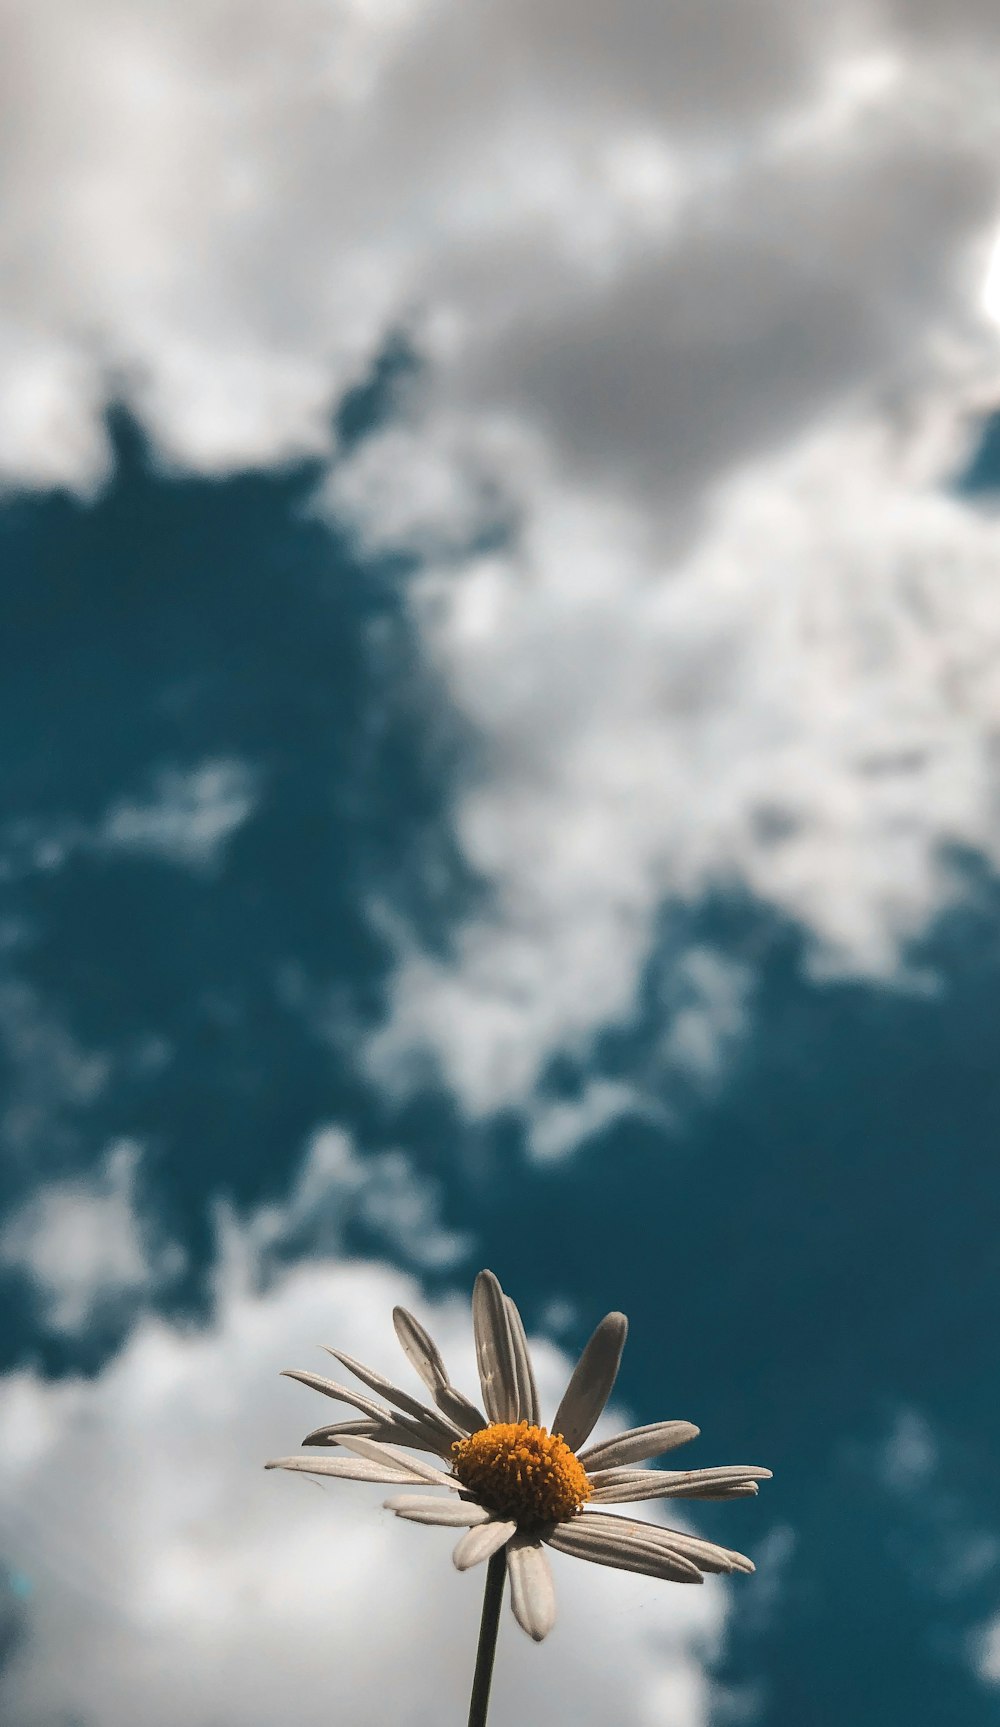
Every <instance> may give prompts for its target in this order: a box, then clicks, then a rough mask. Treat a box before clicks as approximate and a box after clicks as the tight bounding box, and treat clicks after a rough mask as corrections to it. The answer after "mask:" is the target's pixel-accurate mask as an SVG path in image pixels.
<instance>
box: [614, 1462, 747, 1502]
mask: <svg viewBox="0 0 1000 1727" xmlns="http://www.w3.org/2000/svg"><path fill="white" fill-rule="evenodd" d="M770 1475H771V1471H770V1470H769V1469H758V1468H755V1467H754V1466H752V1465H749V1464H748V1465H746V1466H743V1465H740V1466H735V1467H733V1468H722V1469H686V1470H677V1469H636V1470H634V1471H629V1470H627V1469H621V1470H613V1469H609V1470H608V1471H607V1472H606V1474H604V1473H603V1472H602V1471H600V1470H598V1471H596V1472H595V1473H594V1474H593V1475H591V1477H590V1481H591V1485H592V1487H593V1490H594V1491H593V1494H592V1498H591V1503H592V1504H595V1505H625V1504H627V1503H629V1501H634V1500H638V1499H687V1498H689V1497H690V1496H691V1495H692V1494H693V1495H694V1496H695V1497H704V1496H705V1490H707V1492H708V1493H709V1494H714V1493H717V1492H718V1491H719V1490H720V1489H721V1488H726V1489H730V1490H731V1489H732V1488H734V1487H743V1486H745V1485H746V1484H747V1483H748V1482H753V1481H767V1480H769V1479H770Z"/></svg>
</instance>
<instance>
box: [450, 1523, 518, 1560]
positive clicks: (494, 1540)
mask: <svg viewBox="0 0 1000 1727" xmlns="http://www.w3.org/2000/svg"><path fill="white" fill-rule="evenodd" d="M516 1534H517V1524H516V1523H505V1522H503V1521H502V1519H500V1518H498V1517H490V1518H489V1519H488V1521H487V1522H486V1523H482V1524H480V1525H479V1527H478V1528H477V1529H470V1530H469V1533H468V1535H463V1536H462V1539H461V1541H459V1542H458V1543H457V1544H456V1547H455V1551H454V1553H453V1554H452V1556H451V1557H452V1563H453V1564H454V1566H455V1568H456V1570H458V1571H468V1569H469V1567H470V1565H480V1564H481V1563H482V1561H483V1560H484V1559H490V1558H492V1556H493V1554H494V1553H495V1552H496V1551H497V1548H498V1547H502V1546H503V1545H504V1543H505V1542H506V1541H509V1540H510V1538H511V1536H512V1535H516Z"/></svg>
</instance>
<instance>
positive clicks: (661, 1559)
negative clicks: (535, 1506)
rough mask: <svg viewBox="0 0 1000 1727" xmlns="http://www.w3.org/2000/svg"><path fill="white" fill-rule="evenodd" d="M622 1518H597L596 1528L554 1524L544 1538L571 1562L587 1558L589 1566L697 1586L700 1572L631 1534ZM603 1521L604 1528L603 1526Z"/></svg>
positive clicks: (577, 1521) (578, 1521) (575, 1521)
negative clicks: (609, 1568) (598, 1525)
mask: <svg viewBox="0 0 1000 1727" xmlns="http://www.w3.org/2000/svg"><path fill="white" fill-rule="evenodd" d="M622 1521H623V1520H622V1519H621V1518H618V1517H608V1518H607V1519H604V1518H601V1519H600V1525H601V1526H600V1527H596V1526H595V1525H594V1524H593V1523H589V1524H586V1525H585V1524H584V1521H583V1518H582V1517H572V1518H570V1519H569V1521H568V1522H566V1523H557V1524H556V1526H555V1528H554V1529H553V1530H551V1532H550V1533H549V1534H548V1535H547V1536H546V1537H545V1539H546V1541H547V1542H548V1544H549V1546H550V1547H554V1548H555V1549H556V1550H557V1552H559V1553H568V1554H569V1555H570V1556H571V1558H573V1559H588V1560H589V1561H590V1562H591V1564H592V1565H610V1566H612V1567H613V1568H614V1569H615V1570H616V1571H636V1572H638V1573H639V1575H640V1576H643V1577H659V1578H661V1579H664V1580H666V1581H667V1582H671V1583H700V1582H701V1581H702V1576H701V1572H700V1571H699V1569H698V1567H697V1565H696V1564H695V1563H694V1561H693V1560H692V1559H687V1558H685V1556H684V1555H683V1554H682V1553H678V1552H676V1551H674V1550H672V1549H671V1548H668V1547H667V1546H665V1545H662V1544H660V1543H656V1542H653V1541H648V1540H645V1539H644V1538H643V1537H641V1536H637V1535H633V1534H632V1532H631V1531H630V1530H629V1529H628V1528H627V1527H626V1528H622V1527H621V1525H622ZM605 1522H607V1524H608V1527H607V1529H605V1528H604V1527H603V1524H604V1523H605Z"/></svg>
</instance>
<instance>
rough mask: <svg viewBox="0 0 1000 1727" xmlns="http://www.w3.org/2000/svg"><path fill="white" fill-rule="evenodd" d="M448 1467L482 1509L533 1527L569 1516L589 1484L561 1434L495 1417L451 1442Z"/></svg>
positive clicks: (527, 1423) (589, 1490)
mask: <svg viewBox="0 0 1000 1727" xmlns="http://www.w3.org/2000/svg"><path fill="white" fill-rule="evenodd" d="M451 1449H452V1452H453V1453H454V1458H455V1461H454V1463H453V1464H452V1468H453V1470H454V1472H455V1474H456V1475H457V1476H458V1479H459V1481H460V1482H461V1483H462V1485H463V1487H467V1488H468V1489H469V1490H470V1492H472V1493H474V1494H475V1495H476V1498H477V1499H478V1500H479V1501H480V1503H481V1504H483V1505H485V1507H486V1509H487V1511H493V1512H495V1513H496V1514H497V1515H498V1516H500V1517H509V1518H512V1519H513V1520H514V1521H515V1522H517V1523H519V1524H521V1525H522V1527H524V1526H526V1527H528V1528H532V1527H534V1526H536V1525H538V1524H541V1523H558V1522H560V1521H561V1520H562V1519H563V1518H565V1517H572V1515H573V1513H574V1511H578V1510H579V1509H580V1506H581V1505H582V1504H583V1503H584V1500H586V1499H589V1498H590V1495H591V1492H592V1488H591V1485H590V1482H589V1481H588V1480H587V1473H586V1470H585V1469H584V1467H583V1464H582V1463H581V1462H580V1461H579V1459H578V1458H577V1457H576V1456H575V1454H574V1453H573V1452H572V1451H571V1450H570V1448H569V1446H568V1445H567V1444H566V1441H565V1439H563V1437H562V1434H560V1433H549V1432H547V1430H546V1429H545V1428H544V1427H532V1426H531V1424H530V1423H529V1422H527V1421H495V1422H493V1423H492V1425H491V1426H489V1427H481V1428H480V1430H479V1432H478V1433H472V1434H470V1436H469V1438H468V1439H456V1441H455V1443H454V1445H453V1446H452V1448H451Z"/></svg>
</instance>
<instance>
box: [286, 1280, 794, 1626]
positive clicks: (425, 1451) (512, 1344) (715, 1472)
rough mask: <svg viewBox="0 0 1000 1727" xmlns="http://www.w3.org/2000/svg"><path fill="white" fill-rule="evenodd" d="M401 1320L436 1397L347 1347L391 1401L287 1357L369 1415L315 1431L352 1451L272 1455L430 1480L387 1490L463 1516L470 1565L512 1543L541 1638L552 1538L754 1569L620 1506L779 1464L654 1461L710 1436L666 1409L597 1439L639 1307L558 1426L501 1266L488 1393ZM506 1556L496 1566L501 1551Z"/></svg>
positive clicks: (399, 1504)
mask: <svg viewBox="0 0 1000 1727" xmlns="http://www.w3.org/2000/svg"><path fill="white" fill-rule="evenodd" d="M393 1323H394V1325H395V1328H396V1335H397V1337H398V1338H399V1341H400V1343H401V1344H402V1347H403V1351H404V1353H405V1354H406V1356H407V1358H408V1360H409V1362H410V1364H411V1366H412V1367H413V1368H415V1370H416V1372H417V1373H418V1374H419V1376H420V1378H421V1379H422V1380H423V1383H424V1385H425V1386H426V1387H427V1390H428V1392H429V1393H430V1396H431V1399H432V1403H433V1407H432V1406H431V1404H429V1403H424V1402H422V1401H421V1400H420V1399H419V1398H416V1397H414V1396H412V1395H411V1394H410V1392H408V1391H404V1390H402V1389H401V1388H400V1387H399V1386H396V1385H393V1384H391V1382H390V1381H389V1380H388V1379H385V1378H383V1376H382V1375H381V1374H380V1373H376V1372H375V1371H374V1370H373V1369H372V1368H370V1367H365V1366H363V1365H362V1363H361V1362H359V1361H355V1360H353V1359H352V1357H351V1356H349V1355H344V1354H342V1353H341V1352H340V1351H339V1350H336V1349H331V1350H329V1351H328V1353H329V1354H330V1355H332V1356H333V1357H334V1358H335V1360H337V1361H339V1362H340V1363H341V1364H342V1366H344V1367H346V1368H347V1369H348V1371H349V1372H350V1373H352V1374H353V1375H354V1376H355V1378H356V1379H358V1380H360V1381H361V1383H362V1384H363V1385H365V1386H367V1387H368V1389H369V1390H370V1391H373V1392H375V1393H376V1395H377V1398H380V1399H381V1400H382V1401H381V1402H379V1401H376V1398H372V1397H366V1396H364V1395H362V1394H361V1393H360V1392H358V1391H355V1390H353V1389H351V1388H350V1387H349V1386H346V1385H341V1384H339V1383H337V1382H336V1381H335V1380H330V1379H324V1378H322V1377H321V1376H320V1375H319V1374H315V1373H307V1372H301V1371H299V1370H297V1369H288V1370H286V1372H287V1377H288V1378H290V1379H298V1380H300V1381H301V1382H302V1384H303V1385H308V1386H311V1387H312V1388H313V1390H315V1391H321V1392H323V1394H324V1395H325V1396H327V1397H332V1398H333V1399H334V1400H335V1401H337V1402H339V1403H346V1404H348V1405H350V1406H351V1407H353V1408H354V1409H356V1410H357V1411H358V1412H359V1417H358V1418H357V1419H354V1420H349V1421H340V1422H335V1423H334V1424H333V1425H332V1426H328V1427H319V1428H317V1429H316V1430H315V1432H313V1433H310V1434H308V1435H307V1437H306V1438H305V1439H304V1440H303V1441H302V1443H303V1445H316V1446H334V1447H337V1448H338V1449H339V1450H340V1452H341V1455H340V1456H337V1457H329V1458H328V1457H316V1456H305V1457H303V1456H301V1455H300V1456H297V1457H279V1458H275V1459H274V1461H273V1462H271V1463H268V1464H267V1465H266V1467H267V1468H268V1469H292V1470H302V1471H305V1472H306V1473H307V1474H311V1475H337V1476H346V1477H347V1478H349V1479H351V1480H355V1481H376V1482H380V1483H383V1484H386V1485H388V1484H393V1485H398V1486H406V1487H408V1488H410V1489H420V1491H411V1492H409V1493H402V1494H399V1495H397V1496H394V1497H392V1498H389V1499H386V1500H385V1502H384V1503H385V1505H386V1507H387V1508H388V1509H389V1510H390V1511H394V1512H395V1513H396V1516H397V1517H403V1518H407V1519H409V1520H410V1521H411V1522H414V1523H430V1524H439V1525H442V1526H444V1527H447V1528H455V1529H461V1530H462V1531H463V1534H462V1536H461V1538H460V1540H459V1542H458V1545H457V1546H456V1548H455V1550H454V1554H453V1559H454V1562H455V1564H456V1566H457V1567H458V1569H459V1570H460V1571H466V1570H468V1569H469V1568H470V1567H471V1566H474V1565H478V1564H480V1563H481V1562H482V1561H483V1560H487V1559H495V1557H496V1556H500V1555H505V1556H506V1569H507V1575H508V1576H509V1578H510V1591H511V1607H512V1609H513V1612H514V1617H515V1619H516V1620H517V1622H518V1624H519V1625H520V1626H521V1627H522V1629H523V1630H525V1631H526V1632H527V1633H528V1635H529V1637H533V1638H534V1639H535V1641H536V1642H540V1641H541V1639H542V1638H543V1637H545V1636H546V1635H547V1634H548V1632H549V1631H550V1630H551V1629H552V1625H553V1623H554V1619H555V1596H554V1591H553V1587H552V1574H551V1571H550V1568H549V1562H548V1558H547V1555H546V1551H545V1549H546V1547H552V1548H554V1549H555V1550H556V1551H557V1552H559V1553H568V1554H569V1555H571V1557H572V1558H574V1559H587V1560H590V1562H591V1563H592V1564H595V1565H611V1566H615V1567H616V1568H617V1569H619V1570H622V1571H635V1572H638V1573H640V1574H641V1575H642V1576H645V1577H659V1578H666V1579H669V1580H670V1581H671V1582H675V1583H701V1581H702V1575H703V1573H704V1572H706V1571H723V1572H729V1571H747V1572H749V1571H753V1569H754V1567H753V1564H752V1562H751V1561H750V1560H749V1559H747V1558H746V1557H745V1556H744V1555H743V1554H742V1553H734V1552H732V1551H731V1550H730V1549H729V1548H727V1547H719V1546H717V1545H716V1544H715V1542H713V1541H702V1540H701V1539H700V1538H699V1537H697V1536H695V1535H689V1534H688V1533H687V1532H686V1531H685V1530H680V1529H665V1528H663V1527H662V1526H661V1525H660V1524H651V1523H643V1522H639V1521H636V1520H634V1519H632V1518H625V1517H621V1516H619V1515H617V1514H616V1513H613V1512H609V1509H608V1508H609V1507H611V1506H615V1505H624V1504H629V1503H634V1502H636V1501H640V1500H644V1499H734V1498H738V1497H740V1496H742V1495H746V1494H753V1493H756V1492H757V1483H758V1481H762V1480H766V1479H767V1478H768V1477H769V1476H770V1474H771V1471H770V1470H769V1469H759V1468H755V1467H753V1466H751V1465H744V1464H734V1465H731V1466H729V1467H726V1468H719V1469H685V1470H675V1469H650V1468H641V1467H638V1466H639V1465H642V1464H646V1463H648V1462H649V1460H650V1459H652V1458H655V1457H659V1456H661V1455H662V1454H663V1453H664V1452H667V1451H672V1450H673V1449H674V1447H675V1446H678V1445H683V1444H684V1443H685V1442H686V1441H687V1440H689V1439H694V1438H695V1437H696V1436H697V1433H698V1428H697V1427H694V1426H693V1425H692V1423H691V1422H689V1421H657V1422H653V1423H652V1424H651V1425H649V1426H646V1427H631V1428H629V1429H628V1430H627V1431H626V1432H624V1433H619V1434H618V1435H617V1436H616V1437H615V1438H613V1439H605V1440H600V1441H599V1442H598V1443H597V1444H595V1445H587V1444H586V1442H587V1440H588V1439H589V1437H590V1435H591V1433H592V1431H593V1429H594V1427H595V1425H596V1423H597V1421H598V1420H599V1418H600V1416H601V1414H602V1412H603V1410H604V1406H605V1404H606V1403H607V1401H608V1398H609V1397H610V1395H611V1390H612V1387H613V1385H614V1383H615V1378H616V1376H617V1373H618V1365H619V1362H620V1361H621V1355H622V1349H623V1347H624V1344H625V1335H626V1332H627V1330H628V1321H627V1319H626V1318H625V1315H624V1314H623V1313H609V1314H608V1315H607V1316H606V1318H604V1319H602V1320H601V1323H600V1325H599V1326H598V1327H597V1329H596V1331H595V1332H594V1334H593V1336H592V1337H591V1339H590V1341H589V1343H588V1344H587V1346H586V1348H585V1349H584V1351H583V1354H582V1355H581V1356H580V1359H579V1361H578V1362H577V1364H576V1367H575V1368H574V1370H573V1373H572V1375H571V1377H570V1381H569V1384H568V1385H567V1387H566V1391H565V1393H564V1395H563V1398H562V1401H561V1403H560V1404H559V1407H558V1409H557V1410H556V1412H555V1415H554V1416H553V1418H552V1423H551V1426H550V1427H549V1428H545V1427H542V1426H541V1425H540V1422H541V1414H540V1410H539V1403H538V1392H537V1390H536V1387H535V1377H534V1373H533V1372H532V1367H531V1358H530V1356H529V1354H528V1346H527V1341H526V1338H525V1333H524V1325H523V1323H522V1321H521V1316H520V1314H519V1313H518V1310H517V1308H516V1306H515V1305H514V1303H513V1301H512V1300H511V1299H510V1297H509V1296H508V1295H505V1294H504V1292H503V1290H502V1289H501V1287H500V1284H499V1282H498V1281H497V1279H496V1278H495V1277H494V1275H493V1273H492V1272H491V1271H482V1272H480V1274H479V1276H478V1277H477V1279H476V1283H475V1289H474V1291H473V1296H472V1324H473V1331H474V1333H475V1341H476V1359H477V1363H478V1367H479V1379H480V1384H481V1387H482V1405H483V1406H482V1408H479V1406H478V1405H477V1404H475V1403H472V1402H470V1400H469V1399H468V1398H467V1397H465V1396H464V1395H463V1393H462V1392H461V1391H458V1390H457V1389H456V1388H455V1386H454V1385H453V1384H452V1382H451V1379H450V1377H449V1374H448V1371H447V1369H446V1367H445V1364H444V1361H443V1359H442V1357H441V1353H440V1351H439V1350H438V1348H437V1346H436V1344H435V1343H434V1342H433V1340H432V1339H431V1338H430V1337H429V1335H428V1333H427V1332H426V1331H425V1330H424V1328H423V1326H422V1325H421V1324H420V1322H419V1321H418V1320H416V1319H414V1317H413V1315H412V1314H410V1313H407V1312H406V1310H405V1308H402V1307H397V1308H395V1309H394V1310H393ZM583 1447H586V1449H582V1448H583ZM345 1452H346V1453H347V1454H348V1455H346V1456H345V1455H343V1453H345ZM413 1452H415V1453H417V1455H415V1456H414V1455H410V1453H413ZM431 1457H436V1458H438V1459H439V1460H440V1462H441V1463H442V1464H443V1465H444V1467H443V1468H441V1467H439V1466H438V1463H432V1462H431V1461H430V1458H431ZM431 1488H433V1489H435V1490H436V1491H434V1492H430V1491H428V1490H429V1489H431ZM492 1570H493V1572H494V1575H495V1574H496V1563H495V1564H494V1566H493V1568H492ZM500 1588H501V1590H502V1572H501V1574H500Z"/></svg>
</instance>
